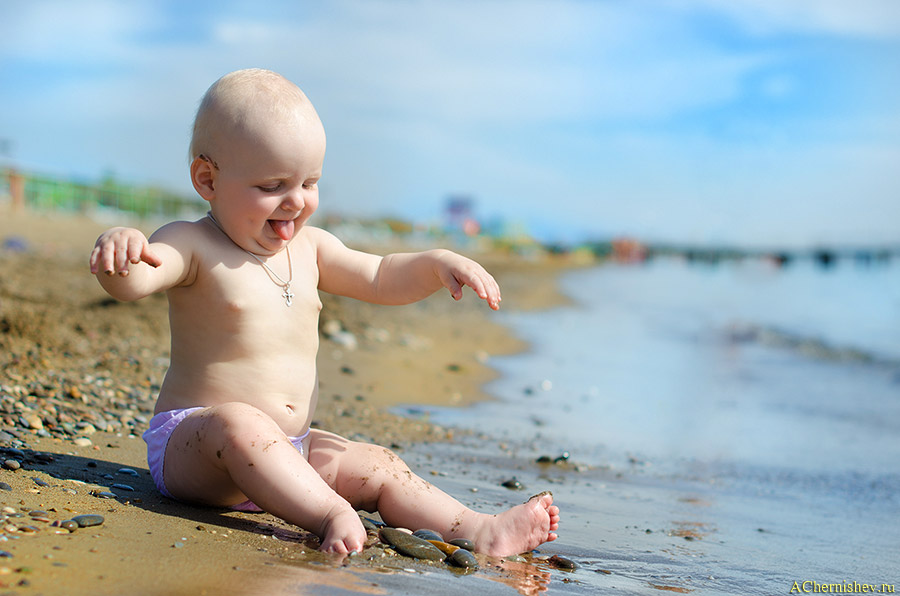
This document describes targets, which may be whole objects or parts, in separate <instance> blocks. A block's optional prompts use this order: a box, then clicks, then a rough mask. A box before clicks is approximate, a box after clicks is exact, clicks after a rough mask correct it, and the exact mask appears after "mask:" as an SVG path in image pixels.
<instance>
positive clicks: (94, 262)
mask: <svg viewBox="0 0 900 596" xmlns="http://www.w3.org/2000/svg"><path fill="white" fill-rule="evenodd" d="M99 259H100V247H99V246H94V250H92V251H91V258H90V261H88V263H89V264H90V267H91V273H92V274H96V273H97V272H98V271H99V270H100V264H99Z"/></svg>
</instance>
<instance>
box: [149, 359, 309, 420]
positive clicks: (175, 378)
mask: <svg viewBox="0 0 900 596" xmlns="http://www.w3.org/2000/svg"><path fill="white" fill-rule="evenodd" d="M197 370H198V369H195V372H193V373H189V372H187V371H185V372H184V373H182V371H180V370H178V369H176V368H174V367H173V368H171V369H170V370H169V371H168V372H167V373H166V378H165V380H164V381H163V384H162V387H161V388H160V392H159V398H158V399H157V402H156V408H155V412H156V413H159V412H165V411H168V410H173V409H180V408H193V407H197V406H207V407H212V406H217V405H222V404H226V403H230V402H241V403H245V404H248V405H251V406H253V407H255V408H258V409H259V410H260V411H262V412H263V413H264V414H266V415H268V416H269V417H270V418H272V419H273V420H274V421H275V423H276V424H278V426H279V427H280V428H281V430H282V431H283V432H284V433H285V434H286V435H288V436H294V437H295V436H300V435H302V434H303V433H305V432H306V430H307V429H308V428H309V423H310V421H311V420H312V415H313V411H314V409H315V405H316V400H317V397H318V382H317V378H316V373H315V367H314V366H313V367H312V368H311V369H307V370H303V369H302V367H297V366H296V365H295V366H293V367H291V369H286V370H285V369H281V370H273V369H272V368H270V367H265V366H263V367H260V366H252V367H241V366H238V365H235V363H230V365H229V366H228V367H227V368H226V370H225V371H221V370H217V367H215V366H213V367H206V368H203V369H200V370H201V371H202V372H199V373H198V372H196V371H197Z"/></svg>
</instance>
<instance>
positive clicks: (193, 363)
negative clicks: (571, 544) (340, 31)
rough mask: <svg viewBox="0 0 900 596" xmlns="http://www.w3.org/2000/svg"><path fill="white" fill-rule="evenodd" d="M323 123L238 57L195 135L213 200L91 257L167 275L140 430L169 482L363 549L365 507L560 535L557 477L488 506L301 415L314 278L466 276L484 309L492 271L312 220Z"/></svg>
mask: <svg viewBox="0 0 900 596" xmlns="http://www.w3.org/2000/svg"><path fill="white" fill-rule="evenodd" d="M324 156H325V131H324V129H323V127H322V123H321V122H320V121H319V117H318V115H317V114H316V111H315V109H314V108H313V106H312V104H311V103H310V101H309V100H308V99H307V97H306V96H305V95H304V94H303V92H302V91H301V90H300V89H299V88H298V87H297V86H296V85H294V84H293V83H291V82H289V81H288V80H286V79H285V78H283V77H282V76H280V75H278V74H276V73H273V72H270V71H266V70H258V69H251V70H243V71H237V72H233V73H230V74H228V75H225V76H224V77H222V78H221V79H219V80H218V81H217V82H216V83H214V84H213V86H212V87H210V89H209V90H208V91H207V92H206V95H205V96H204V98H203V101H202V102H201V104H200V108H199V110H198V112H197V117H196V120H195V123H194V131H193V138H192V140H191V159H192V162H191V166H190V173H191V181H192V182H193V185H194V188H195V189H196V190H197V192H198V193H199V194H200V196H201V197H202V198H203V199H205V200H206V201H207V202H208V203H209V213H208V214H207V217H204V218H201V219H199V220H197V221H194V222H184V221H178V222H173V223H170V224H167V225H165V226H163V227H162V228H160V229H159V230H157V231H156V232H155V233H154V234H153V235H152V236H151V237H150V239H149V240H148V239H147V238H146V237H145V236H144V235H143V234H142V233H141V232H140V231H138V230H135V229H130V228H112V229H110V230H107V231H106V232H104V233H103V234H102V235H101V236H100V238H98V239H97V243H96V245H95V246H94V250H93V252H92V253H91V258H90V266H91V273H93V274H95V275H96V276H97V279H98V280H99V282H100V284H101V285H102V286H103V288H104V289H105V290H106V291H107V292H108V293H109V294H110V295H111V296H113V297H115V298H117V299H120V300H137V299H139V298H142V297H144V296H147V295H149V294H152V293H154V292H160V291H165V292H166V294H167V296H168V300H169V323H170V326H171V334H172V354H171V365H170V367H169V370H168V371H167V373H166V376H165V380H164V381H163V384H162V387H161V389H160V392H159V399H158V401H157V404H156V410H155V415H154V417H153V419H152V420H151V421H150V428H149V430H147V432H146V433H144V439H145V440H146V442H147V448H148V451H147V458H148V463H149V466H150V472H151V474H152V475H153V479H154V480H155V482H156V485H157V487H158V488H159V490H160V492H162V494H164V495H166V496H168V497H171V498H174V499H179V500H182V501H188V502H194V503H200V504H206V505H212V506H226V507H232V508H235V509H239V510H244V511H260V510H265V511H268V512H269V513H272V514H273V515H276V516H278V517H281V518H283V519H285V520H287V521H288V522H290V523H293V524H296V525H298V526H300V527H302V528H304V529H306V530H308V531H311V532H313V533H315V534H316V535H318V536H319V538H320V540H321V547H320V548H321V550H323V551H327V552H335V553H349V552H353V551H357V552H358V551H361V550H362V548H363V544H364V542H365V540H366V532H365V530H364V529H363V526H362V523H361V521H360V519H359V516H358V515H357V513H356V511H357V510H365V511H378V512H379V513H380V514H381V517H382V519H384V521H385V522H386V523H387V524H389V525H393V526H403V527H408V528H413V529H416V528H430V529H433V530H437V531H439V532H441V533H442V534H443V535H444V537H445V538H446V539H448V540H449V539H452V538H457V537H464V538H470V539H472V540H474V541H475V544H476V548H477V550H478V551H479V552H483V553H487V554H491V555H496V556H505V555H510V554H515V553H520V552H525V551H528V550H531V549H533V548H535V547H537V546H538V545H539V544H541V543H543V542H546V541H550V540H555V539H556V534H555V533H554V530H556V529H557V528H558V524H559V509H558V508H557V507H556V506H555V505H553V504H552V502H553V499H552V497H551V496H550V494H549V493H544V494H542V495H539V496H537V497H534V498H532V499H531V500H529V501H528V502H526V503H525V504H523V505H519V506H516V507H513V508H512V509H509V510H507V511H504V512H503V513H500V514H497V515H491V514H485V513H479V512H476V511H473V510H471V509H469V508H467V507H465V506H464V505H462V504H461V503H459V502H458V501H457V500H456V499H454V498H453V497H451V496H450V495H448V494H446V493H444V492H443V491H441V490H440V489H438V488H436V487H435V486H432V485H431V484H429V483H428V482H426V481H425V480H423V479H422V478H420V477H418V476H417V475H415V474H413V473H412V472H411V471H410V469H409V468H408V467H407V466H406V464H405V463H404V462H403V461H401V460H400V459H399V458H398V457H397V456H396V455H394V454H393V453H392V452H391V451H389V450H387V449H384V448H382V447H379V446H376V445H370V444H366V443H359V442H353V441H349V440H347V439H345V438H343V437H340V436H338V435H335V434H333V433H329V432H325V431H324V430H318V429H310V427H309V424H310V421H311V420H312V418H313V413H314V411H315V408H316V402H317V399H318V388H317V385H318V377H317V373H316V352H317V350H318V343H319V342H318V319H319V311H320V310H321V308H322V304H321V302H320V301H319V296H318V290H322V291H325V292H330V293H332V294H338V295H341V296H350V297H353V298H357V299H359V300H365V301H367V302H373V303H376V304H408V303H411V302H415V301H417V300H421V299H423V298H425V297H427V296H429V295H431V294H433V293H434V292H436V291H437V290H438V289H440V288H441V287H446V288H447V289H448V290H449V291H450V294H451V295H452V296H453V298H455V299H456V300H459V299H461V298H462V289H463V286H469V287H471V288H472V289H473V290H474V291H475V293H476V294H477V295H478V296H479V297H480V298H482V299H484V300H485V301H486V302H487V303H488V305H489V306H490V307H491V308H493V309H494V310H496V309H498V308H499V307H500V288H499V286H498V285H497V283H496V282H495V281H494V278H493V277H491V275H490V274H488V272H487V271H485V270H484V269H483V268H482V267H481V266H480V265H479V264H478V263H476V262H474V261H472V260H470V259H467V258H465V257H462V256H460V255H458V254H455V253H453V252H450V251H447V250H431V251H426V252H420V253H406V254H392V255H388V256H385V257H378V256H375V255H371V254H366V253H363V252H359V251H355V250H352V249H350V248H347V247H346V246H344V244H342V243H341V242H340V241H339V240H338V239H337V238H335V237H334V236H332V235H331V234H329V233H328V232H325V231H323V230H321V229H318V228H315V227H312V226H308V225H306V222H307V220H308V219H309V218H310V216H311V215H312V214H313V213H314V212H315V210H316V208H317V207H318V204H319V195H318V186H317V185H318V182H319V180H320V178H321V177H322V163H323V158H324Z"/></svg>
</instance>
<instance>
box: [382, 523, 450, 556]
mask: <svg viewBox="0 0 900 596" xmlns="http://www.w3.org/2000/svg"><path fill="white" fill-rule="evenodd" d="M378 537H379V538H380V539H381V541H382V542H385V543H387V544H390V545H391V546H392V547H393V548H394V550H396V551H397V552H398V553H400V554H401V555H406V556H407V557H412V558H414V559H427V560H429V561H443V560H444V553H442V552H441V551H440V550H439V549H438V548H437V547H436V546H434V545H433V544H431V543H430V542H428V541H427V540H423V539H422V538H419V537H417V536H413V535H412V534H407V533H406V532H401V531H400V530H397V529H394V528H382V529H381V531H380V532H378Z"/></svg>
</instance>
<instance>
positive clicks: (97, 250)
mask: <svg viewBox="0 0 900 596" xmlns="http://www.w3.org/2000/svg"><path fill="white" fill-rule="evenodd" d="M141 261H143V262H145V263H147V264H148V265H150V266H152V267H159V266H160V265H162V260H160V258H159V257H158V256H157V255H156V254H155V253H154V252H153V251H152V250H151V249H150V242H149V241H148V240H147V237H146V236H144V234H143V233H142V232H141V231H140V230H135V229H134V228H111V229H109V230H107V231H105V232H103V234H101V235H100V237H99V238H97V242H96V244H94V250H93V251H91V273H93V274H94V275H96V274H97V273H98V272H99V271H101V270H102V271H103V272H104V273H106V274H107V275H113V274H115V273H118V274H119V275H120V276H122V277H125V276H126V275H128V266H129V265H130V264H137V263H140V262H141Z"/></svg>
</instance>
